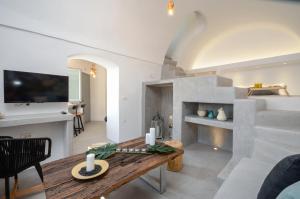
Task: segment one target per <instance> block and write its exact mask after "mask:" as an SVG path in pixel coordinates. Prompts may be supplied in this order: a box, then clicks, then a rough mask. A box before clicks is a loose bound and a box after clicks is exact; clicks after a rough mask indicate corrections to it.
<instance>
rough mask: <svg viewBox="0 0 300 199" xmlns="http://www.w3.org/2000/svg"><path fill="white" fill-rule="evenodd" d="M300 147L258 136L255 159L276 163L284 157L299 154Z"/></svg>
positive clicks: (255, 144)
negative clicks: (262, 138) (265, 139)
mask: <svg viewBox="0 0 300 199" xmlns="http://www.w3.org/2000/svg"><path fill="white" fill-rule="evenodd" d="M299 153H300V149H294V148H292V147H288V146H283V145H280V144H274V143H271V142H268V141H264V140H261V139H258V138H255V139H254V150H253V154H252V158H253V159H257V160H260V161H264V162H267V163H271V164H276V163H277V162H279V161H280V160H282V159H283V158H285V157H286V156H289V155H293V154H299Z"/></svg>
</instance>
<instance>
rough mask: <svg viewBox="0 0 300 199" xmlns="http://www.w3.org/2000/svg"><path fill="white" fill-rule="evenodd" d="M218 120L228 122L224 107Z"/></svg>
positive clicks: (220, 110) (219, 113) (219, 111)
mask: <svg viewBox="0 0 300 199" xmlns="http://www.w3.org/2000/svg"><path fill="white" fill-rule="evenodd" d="M217 120H220V121H226V120H227V117H226V114H225V111H224V109H223V107H221V108H220V109H219V110H218V116H217Z"/></svg>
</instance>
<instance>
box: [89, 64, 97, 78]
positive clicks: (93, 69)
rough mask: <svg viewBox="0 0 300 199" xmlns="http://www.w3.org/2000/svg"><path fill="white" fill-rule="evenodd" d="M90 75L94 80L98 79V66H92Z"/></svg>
mask: <svg viewBox="0 0 300 199" xmlns="http://www.w3.org/2000/svg"><path fill="white" fill-rule="evenodd" d="M90 75H91V76H92V77H93V78H96V66H95V65H92V67H91V70H90Z"/></svg>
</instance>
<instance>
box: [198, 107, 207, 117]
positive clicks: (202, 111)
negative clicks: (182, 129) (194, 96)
mask: <svg viewBox="0 0 300 199" xmlns="http://www.w3.org/2000/svg"><path fill="white" fill-rule="evenodd" d="M197 114H198V116H199V117H205V116H206V110H200V109H198V111H197Z"/></svg>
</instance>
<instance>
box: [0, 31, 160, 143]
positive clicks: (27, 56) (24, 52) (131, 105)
mask: <svg viewBox="0 0 300 199" xmlns="http://www.w3.org/2000/svg"><path fill="white" fill-rule="evenodd" d="M0 35H1V37H0V43H1V45H0V112H3V113H5V114H7V115H19V114H29V113H42V112H43V113H47V112H60V111H62V110H65V111H67V104H66V103H45V104H32V105H31V106H29V107H27V106H24V105H22V106H16V105H13V104H4V96H3V69H11V70H22V71H34V72H41V73H50V74H59V75H67V60H68V58H69V57H70V56H72V55H77V54H82V53H86V54H91V55H94V56H97V57H100V58H102V59H105V60H111V62H112V63H114V64H115V65H116V66H118V68H112V69H111V71H113V70H118V71H119V78H117V80H118V79H119V81H120V82H118V81H117V80H116V79H112V78H110V74H109V70H107V76H108V82H107V83H108V84H110V86H111V87H115V88H116V90H117V91H118V94H119V96H120V98H119V97H118V98H113V99H112V100H111V101H108V102H107V106H108V107H109V106H110V107H112V109H111V111H110V112H109V111H108V114H107V115H108V120H109V119H110V117H112V115H113V117H114V118H115V120H114V123H112V124H110V126H108V128H107V129H108V131H110V132H111V135H110V136H109V138H110V139H112V140H113V141H115V142H119V141H123V140H126V139H129V138H133V137H138V136H140V135H141V132H140V129H141V94H142V81H150V80H156V79H159V78H160V69H161V67H160V65H156V64H152V63H149V62H143V61H140V60H136V59H134V58H130V57H125V56H121V55H116V54H113V53H109V52H106V51H101V50H97V49H93V48H89V47H86V46H81V45H78V44H74V43H70V42H66V41H63V40H58V39H54V38H50V37H46V36H42V35H38V34H34V33H30V32H24V31H20V30H15V29H11V28H6V27H3V26H1V27H0ZM107 67H108V68H109V67H110V66H107ZM109 94H110V93H109V90H108V91H107V95H109ZM116 109H118V110H119V113H118V114H117V116H116V115H114V114H115V112H116V111H117V110H116ZM111 122H112V121H111ZM107 125H109V122H108V124H107Z"/></svg>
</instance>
